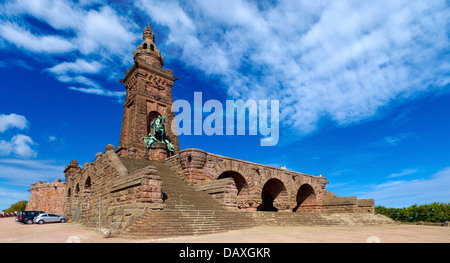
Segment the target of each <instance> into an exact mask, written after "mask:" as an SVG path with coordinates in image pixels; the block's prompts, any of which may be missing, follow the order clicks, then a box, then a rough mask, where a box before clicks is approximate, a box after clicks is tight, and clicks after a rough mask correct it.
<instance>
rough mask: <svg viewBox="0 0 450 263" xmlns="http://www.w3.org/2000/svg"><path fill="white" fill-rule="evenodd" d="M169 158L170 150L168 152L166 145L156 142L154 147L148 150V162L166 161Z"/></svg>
mask: <svg viewBox="0 0 450 263" xmlns="http://www.w3.org/2000/svg"><path fill="white" fill-rule="evenodd" d="M167 157H169V150H167V145H166V144H165V143H162V142H155V143H153V147H151V148H149V149H148V153H147V159H148V160H154V161H164V160H165V159H166V158H167Z"/></svg>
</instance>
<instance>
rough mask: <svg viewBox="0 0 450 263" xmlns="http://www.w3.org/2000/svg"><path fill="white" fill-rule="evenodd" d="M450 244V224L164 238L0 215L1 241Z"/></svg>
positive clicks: (262, 229) (272, 229)
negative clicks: (28, 222) (108, 235)
mask: <svg viewBox="0 0 450 263" xmlns="http://www.w3.org/2000/svg"><path fill="white" fill-rule="evenodd" d="M78 241H79V242H83V243H118V242H120V243H125V242H126V243H133V242H145V243H147V242H148V243H285V242H287V243H366V242H381V243H450V227H437V226H416V225H381V226H343V227H269V226H264V227H254V228H251V229H245V230H235V231H229V232H226V233H218V234H211V235H202V236H189V237H176V238H166V239H120V238H106V239H105V238H102V237H101V235H99V234H98V230H95V229H88V228H85V227H83V226H82V225H81V224H78V223H64V224H62V223H53V224H44V225H38V224H33V225H24V224H22V223H16V222H14V218H0V243H64V242H78Z"/></svg>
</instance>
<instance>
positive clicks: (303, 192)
mask: <svg viewBox="0 0 450 263" xmlns="http://www.w3.org/2000/svg"><path fill="white" fill-rule="evenodd" d="M314 205H316V194H315V192H314V188H313V187H312V186H311V185H309V184H304V185H302V186H300V188H299V189H298V192H297V205H296V206H295V207H294V209H292V211H293V212H297V211H299V212H312V210H314V207H313V206H314Z"/></svg>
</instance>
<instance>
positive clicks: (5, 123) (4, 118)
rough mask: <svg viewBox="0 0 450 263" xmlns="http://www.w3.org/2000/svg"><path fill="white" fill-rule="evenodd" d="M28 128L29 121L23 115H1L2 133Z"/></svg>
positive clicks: (0, 130)
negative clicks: (13, 129)
mask: <svg viewBox="0 0 450 263" xmlns="http://www.w3.org/2000/svg"><path fill="white" fill-rule="evenodd" d="M27 127H28V121H27V119H26V118H25V117H24V116H22V115H17V114H14V113H11V114H9V115H5V114H0V132H5V131H6V130H8V129H11V128H17V129H20V130H23V129H25V128H27Z"/></svg>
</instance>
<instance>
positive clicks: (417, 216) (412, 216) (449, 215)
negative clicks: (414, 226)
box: [375, 202, 450, 223]
mask: <svg viewBox="0 0 450 263" xmlns="http://www.w3.org/2000/svg"><path fill="white" fill-rule="evenodd" d="M375 212H376V213H377V214H381V215H385V216H387V217H389V218H391V219H392V220H395V221H399V222H420V221H423V222H434V223H442V222H446V221H450V203H448V204H446V203H438V202H434V203H431V204H423V205H417V204H414V205H411V206H409V207H403V208H387V207H384V206H376V207H375Z"/></svg>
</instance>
